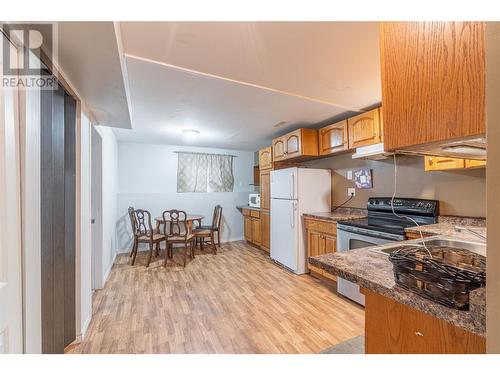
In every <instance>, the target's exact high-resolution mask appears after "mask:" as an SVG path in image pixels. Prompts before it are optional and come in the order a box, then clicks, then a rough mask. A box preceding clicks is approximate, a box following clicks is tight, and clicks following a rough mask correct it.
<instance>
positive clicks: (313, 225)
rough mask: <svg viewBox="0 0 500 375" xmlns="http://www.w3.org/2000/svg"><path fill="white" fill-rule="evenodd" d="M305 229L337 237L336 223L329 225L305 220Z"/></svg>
mask: <svg viewBox="0 0 500 375" xmlns="http://www.w3.org/2000/svg"><path fill="white" fill-rule="evenodd" d="M305 223H306V229H308V230H313V231H316V232H321V233H326V234H331V235H334V236H336V235H337V223H333V222H332V223H329V222H326V221H319V220H314V219H306V220H305Z"/></svg>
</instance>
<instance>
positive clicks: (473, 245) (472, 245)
mask: <svg viewBox="0 0 500 375" xmlns="http://www.w3.org/2000/svg"><path fill="white" fill-rule="evenodd" d="M424 243H425V246H428V247H431V246H446V247H452V248H456V249H465V250H469V251H471V252H473V253H476V254H479V255H482V256H486V244H484V243H481V242H473V241H464V240H459V239H454V238H448V237H431V238H428V239H427V238H424ZM403 246H411V247H414V246H422V247H423V244H422V240H413V241H408V242H405V243H397V242H396V243H394V246H391V247H388V248H385V249H373V250H372V251H373V252H375V253H380V254H387V255H388V254H391V253H393V252H394V251H396V250H397V249H400V248H401V247H403Z"/></svg>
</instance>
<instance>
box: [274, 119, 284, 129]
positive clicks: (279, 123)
mask: <svg viewBox="0 0 500 375" xmlns="http://www.w3.org/2000/svg"><path fill="white" fill-rule="evenodd" d="M285 124H286V121H280V122H278V123H277V124H274V125H273V128H279V127H281V126H283V125H285Z"/></svg>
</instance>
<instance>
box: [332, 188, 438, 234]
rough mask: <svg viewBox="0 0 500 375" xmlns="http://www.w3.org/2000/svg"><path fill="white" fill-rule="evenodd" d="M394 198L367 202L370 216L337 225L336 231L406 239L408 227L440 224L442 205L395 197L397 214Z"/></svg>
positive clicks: (428, 201)
mask: <svg viewBox="0 0 500 375" xmlns="http://www.w3.org/2000/svg"><path fill="white" fill-rule="evenodd" d="M391 199H392V198H390V197H389V198H370V199H369V200H368V203H367V209H368V217H366V218H363V219H354V220H345V221H339V222H338V223H337V228H338V229H342V230H346V231H350V232H355V233H360V234H366V235H371V236H373V237H381V238H391V239H395V240H401V239H404V236H405V228H408V227H414V226H415V223H414V222H413V221H411V220H409V219H408V217H409V218H411V219H413V220H414V221H415V222H417V223H418V225H427V224H434V223H437V217H438V209H439V204H438V203H439V202H438V201H436V200H429V199H414V198H394V203H393V204H394V212H395V213H396V214H397V215H399V216H405V217H398V216H397V215H395V214H394V213H393V210H392V207H391Z"/></svg>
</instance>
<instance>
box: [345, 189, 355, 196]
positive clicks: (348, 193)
mask: <svg viewBox="0 0 500 375" xmlns="http://www.w3.org/2000/svg"><path fill="white" fill-rule="evenodd" d="M347 196H348V197H351V196H352V197H355V196H356V188H347Z"/></svg>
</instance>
